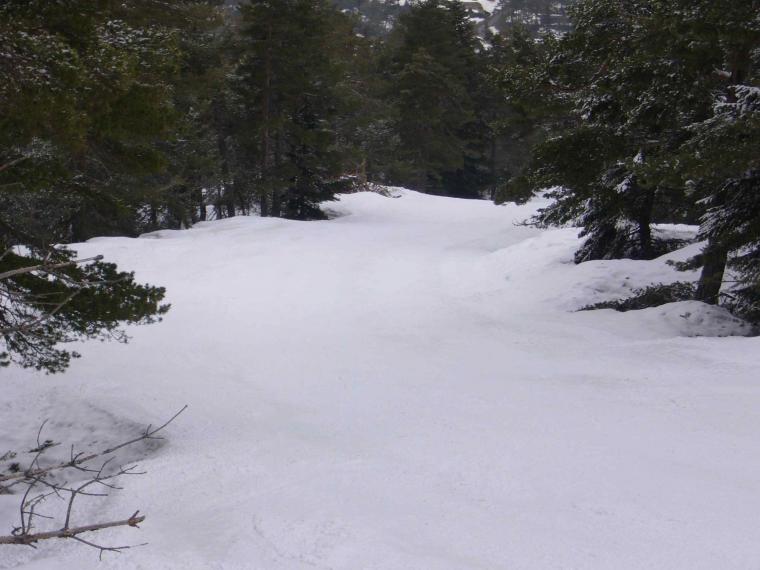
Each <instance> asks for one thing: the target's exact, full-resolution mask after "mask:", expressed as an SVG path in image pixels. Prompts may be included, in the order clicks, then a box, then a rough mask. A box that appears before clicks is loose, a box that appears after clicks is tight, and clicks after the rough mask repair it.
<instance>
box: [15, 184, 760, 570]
mask: <svg viewBox="0 0 760 570" xmlns="http://www.w3.org/2000/svg"><path fill="white" fill-rule="evenodd" d="M396 195H397V196H399V197H397V198H389V197H383V196H380V195H377V194H369V193H364V194H356V195H350V196H345V197H343V198H342V199H341V201H340V202H339V203H333V204H330V206H329V207H330V209H331V210H332V211H333V212H334V214H335V216H336V217H335V218H334V219H331V220H329V221H324V222H292V221H286V220H278V219H260V218H253V217H251V218H234V219H229V220H224V221H221V222H211V223H205V224H201V225H200V226H199V227H197V228H195V229H192V230H189V231H177V232H171V231H165V232H159V233H157V234H152V235H148V236H145V237H143V238H141V239H126V238H108V239H95V240H92V241H90V242H88V243H87V244H83V245H81V246H78V248H77V249H78V250H79V252H80V254H81V255H83V256H89V255H93V254H96V253H103V254H105V256H106V257H107V258H108V259H110V260H114V261H117V262H118V263H119V264H120V266H121V267H122V268H124V269H127V268H130V269H134V270H136V272H137V275H138V277H139V278H140V279H142V280H147V281H150V282H153V283H158V284H162V285H165V286H166V287H167V288H168V296H169V300H170V301H171V302H172V304H173V309H172V310H171V311H170V313H169V315H168V316H167V318H166V319H165V321H164V322H163V323H161V324H158V325H154V326H150V327H141V328H135V329H133V330H132V331H131V333H132V335H133V337H134V338H133V340H132V342H131V344H130V345H127V346H124V345H118V344H113V343H105V344H103V343H97V342H96V343H88V344H86V345H84V346H83V348H82V352H83V353H84V358H83V359H81V360H79V361H77V362H75V363H74V365H73V366H72V367H71V370H70V371H69V372H68V373H67V374H65V375H63V376H49V377H45V376H43V375H36V374H34V373H31V372H25V371H20V370H18V369H8V370H3V371H2V372H0V382H1V383H0V389H1V390H2V400H0V455H2V453H3V450H4V449H5V448H7V449H21V450H23V449H28V448H29V447H30V446H31V443H32V440H33V439H34V437H35V435H36V429H37V426H38V425H39V423H40V421H41V420H42V419H44V418H50V419H51V422H50V424H49V426H50V430H51V431H52V432H54V433H55V435H56V436H57V437H58V439H61V440H63V442H64V444H66V445H68V444H71V443H74V444H77V446H78V447H82V446H88V445H93V444H95V442H98V443H97V444H96V445H95V447H100V446H102V444H104V443H107V442H109V441H113V442H116V441H121V440H122V439H124V438H125V436H128V435H130V434H133V433H135V432H136V430H139V429H140V425H141V424H143V423H148V422H153V423H157V422H160V421H161V420H162V419H165V418H167V417H168V416H169V415H171V414H172V413H173V412H174V411H175V410H176V409H178V408H179V407H181V406H182V405H183V404H185V403H187V404H189V406H190V407H189V409H188V411H186V412H185V413H184V414H183V415H182V416H180V418H179V419H178V420H177V421H176V423H174V424H172V425H171V426H170V428H169V430H168V433H167V436H168V438H169V439H168V441H167V443H166V444H165V445H164V446H162V447H159V448H155V449H152V450H146V449H141V450H138V451H139V453H138V451H133V452H131V453H133V454H135V453H138V455H139V454H145V455H146V456H145V457H144V458H143V459H141V461H140V463H141V465H142V466H143V467H144V468H145V469H146V470H147V471H148V473H147V474H146V475H144V476H141V477H132V478H129V479H127V480H125V481H124V485H125V487H126V490H125V491H122V492H119V493H116V494H115V495H113V496H112V497H109V498H108V499H106V500H97V499H93V500H90V501H82V503H81V505H80V509H79V510H78V516H79V519H80V521H81V522H84V521H91V520H93V519H94V520H108V519H113V518H123V517H125V516H128V515H129V514H131V513H132V512H133V511H134V510H135V509H137V508H139V509H141V511H144V512H145V513H146V514H147V516H148V518H147V520H146V521H145V523H144V524H143V525H142V529H141V530H139V531H138V530H134V529H124V528H122V529H114V530H112V531H108V532H105V533H103V534H102V535H99V536H98V537H97V538H98V540H99V541H101V542H105V543H107V544H125V543H126V544H129V543H137V542H149V545H148V546H145V547H142V548H138V549H134V550H128V551H126V552H125V553H124V554H121V555H108V554H106V555H105V557H104V561H103V562H101V563H98V561H97V553H96V552H95V551H93V550H91V549H89V548H87V547H85V546H83V545H81V544H76V543H73V542H72V541H58V542H55V543H53V542H48V543H45V544H40V546H39V549H38V550H32V549H29V548H26V547H4V548H3V549H2V550H0V568H27V569H63V568H66V569H68V568H71V569H74V568H76V569H86V568H103V569H107V568H130V569H146V570H159V569H175V568H176V569H183V570H188V569H238V568H246V569H264V570H269V569H271V570H300V569H314V568H319V569H336V570H337V569H343V570H360V569H361V570H370V569H377V570H380V569H385V570H391V569H393V570H438V569H441V570H443V569H446V570H463V569H466V570H469V569H487V570H496V569H504V570H507V569H509V570H512V569H571V568H572V569H611V568H614V569H634V568H636V569H638V568H641V569H643V568H647V569H652V568H667V569H688V570H697V569H710V570H714V569H721V570H728V569H741V570H747V569H753V568H760V437H759V436H760V339H759V338H743V337H727V338H716V337H710V338H708V337H703V336H699V335H700V334H704V333H711V334H712V333H720V334H725V333H729V332H732V331H735V330H738V329H737V327H738V325H737V324H736V323H735V322H734V321H732V320H731V319H730V318H727V317H726V315H725V314H724V313H722V312H720V311H716V310H712V309H707V310H706V309H705V307H704V306H702V305H699V304H697V303H679V304H674V305H670V306H667V307H663V308H655V309H648V310H645V311H638V312H629V313H624V314H621V313H615V312H613V311H609V310H605V311H594V312H574V309H576V308H578V307H580V306H583V305H586V304H589V303H594V302H598V301H602V300H606V299H612V298H616V297H619V296H621V295H625V294H627V293H629V292H630V290H631V289H632V288H635V287H641V286H644V285H647V284H649V283H653V282H659V281H668V280H674V279H684V278H691V277H693V276H690V275H686V276H684V275H683V274H677V273H676V272H675V271H674V270H673V269H672V268H670V267H669V266H668V265H666V264H665V259H666V258H663V259H660V260H655V261H652V262H636V261H604V262H593V263H586V264H583V265H580V266H576V265H574V264H573V263H572V253H573V250H574V249H575V248H576V246H577V238H576V232H575V231H574V230H572V229H560V230H550V231H541V230H537V229H534V228H529V227H525V226H521V225H519V224H518V222H520V221H521V220H523V219H525V218H526V217H527V216H529V215H530V213H531V212H532V211H533V210H534V209H535V208H536V207H537V206H539V205H540V201H539V202H533V203H531V204H528V205H526V206H514V205H508V206H502V207H497V206H494V205H491V204H489V203H487V202H479V201H461V200H454V199H448V198H439V197H432V196H425V195H421V194H417V193H413V192H408V191H401V190H397V191H396ZM695 247H696V246H691V248H687V251H681V252H678V253H676V254H673V255H671V256H670V257H671V258H677V259H682V258H685V257H686V256H687V255H688V254H689V253H690V252H693V250H694V248H695ZM66 445H62V446H61V447H60V448H56V449H55V450H51V451H52V452H56V450H57V449H64V448H66V449H65V450H64V451H63V452H59V453H66V452H68V448H67V447H66ZM134 458H135V457H124V458H123V459H124V460H129V459H134ZM17 503H18V497H17V496H15V497H14V496H0V522H1V523H2V524H3V525H4V528H2V529H0V531H1V532H0V534H5V533H6V531H8V530H10V527H11V525H12V524H13V523H14V522H15V516H16V513H15V509H16V506H17ZM52 506H53V504H52V503H51V507H52Z"/></svg>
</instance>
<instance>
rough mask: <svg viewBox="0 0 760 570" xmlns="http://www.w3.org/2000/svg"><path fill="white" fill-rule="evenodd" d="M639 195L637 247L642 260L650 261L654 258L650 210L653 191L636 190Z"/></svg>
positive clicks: (652, 205) (652, 201)
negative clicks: (639, 249)
mask: <svg viewBox="0 0 760 570" xmlns="http://www.w3.org/2000/svg"><path fill="white" fill-rule="evenodd" d="M637 190H638V191H639V192H640V193H641V202H640V204H639V208H638V211H637V212H636V225H637V226H638V234H639V247H640V248H641V258H642V259H652V258H653V257H654V256H655V252H654V247H653V244H652V209H653V208H654V190H653V189H646V190H645V189H642V188H638V189H637Z"/></svg>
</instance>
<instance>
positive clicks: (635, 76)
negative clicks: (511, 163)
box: [535, 0, 717, 262]
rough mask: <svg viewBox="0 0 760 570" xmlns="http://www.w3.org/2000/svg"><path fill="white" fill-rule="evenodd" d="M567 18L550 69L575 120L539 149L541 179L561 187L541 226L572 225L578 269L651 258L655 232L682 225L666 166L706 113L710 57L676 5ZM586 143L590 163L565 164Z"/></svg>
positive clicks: (588, 5)
mask: <svg viewBox="0 0 760 570" xmlns="http://www.w3.org/2000/svg"><path fill="white" fill-rule="evenodd" d="M572 13H573V20H574V24H575V28H574V30H573V32H572V33H570V34H569V35H568V36H567V37H566V38H564V39H563V40H562V41H561V42H560V44H559V52H558V54H557V56H556V58H555V61H556V62H557V67H558V69H557V71H556V73H557V77H558V78H559V83H560V85H561V86H562V88H563V89H564V90H565V91H566V92H567V93H568V94H569V96H570V97H571V98H572V100H573V102H574V106H575V116H576V119H575V125H574V127H573V128H572V129H569V130H567V131H566V132H564V133H563V134H562V135H561V136H560V137H559V138H556V139H553V140H550V141H548V142H547V143H546V144H545V145H544V146H543V148H539V149H538V150H537V161H536V165H535V173H536V174H537V181H538V182H539V183H541V184H543V185H546V186H558V187H560V189H559V190H557V191H556V192H555V193H554V197H555V198H556V202H555V204H554V205H553V206H551V207H550V208H548V209H546V210H545V211H543V212H542V213H541V214H540V215H539V217H538V221H539V222H543V223H553V222H556V221H558V220H564V221H567V220H569V219H572V218H576V219H577V221H578V222H579V223H580V225H581V226H582V227H583V235H585V236H586V241H585V243H584V245H583V246H582V248H581V249H580V250H579V251H578V253H577V255H576V260H577V261H578V262H581V261H585V260H588V259H600V258H616V257H631V258H644V259H648V258H652V257H654V256H656V255H658V254H660V253H661V252H662V251H664V250H665V249H666V248H667V244H665V243H663V242H662V241H661V240H659V239H658V238H657V236H655V235H654V234H653V232H652V230H651V224H652V223H653V222H655V221H675V220H679V219H682V218H679V216H681V215H682V209H681V208H679V207H676V206H675V205H676V204H679V202H683V201H684V197H683V192H682V190H681V189H680V188H679V187H677V186H674V185H673V180H672V177H671V176H670V175H669V169H670V166H671V165H670V164H669V160H670V158H671V157H672V155H673V151H674V148H675V147H677V145H678V144H679V141H681V140H682V139H683V137H684V136H685V129H686V128H687V126H688V125H689V124H691V123H692V122H694V121H698V120H701V119H704V118H705V117H706V116H708V114H709V112H710V111H709V110H710V99H711V97H710V93H711V91H712V89H713V87H714V85H715V78H714V74H713V70H714V68H715V65H716V63H717V60H716V54H715V52H714V50H711V49H710V45H709V42H707V43H706V42H704V41H702V38H701V37H700V36H699V35H698V34H697V33H696V32H695V30H694V29H693V27H690V26H687V25H685V24H684V22H683V18H682V13H681V9H680V7H679V6H678V5H676V3H674V2H664V1H660V0H636V1H634V2H626V3H622V2H618V1H616V0H581V1H580V2H579V3H578V4H577V5H576V6H575V7H574V9H573V12H572ZM592 139H593V140H592ZM588 143H591V144H592V145H594V146H593V148H595V150H596V151H597V152H594V153H593V154H592V155H591V156H587V158H588V159H589V162H587V163H586V164H584V165H578V164H577V163H576V161H575V160H572V159H568V157H574V158H582V157H584V156H586V155H587V154H588V153H586V152H585V150H584V149H583V148H578V145H585V144H588Z"/></svg>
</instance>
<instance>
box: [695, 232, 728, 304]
mask: <svg viewBox="0 0 760 570" xmlns="http://www.w3.org/2000/svg"><path fill="white" fill-rule="evenodd" d="M702 258H703V261H704V264H703V266H702V274H701V275H700V276H699V283H698V284H697V294H696V299H697V301H703V302H704V303H709V304H710V305H717V304H718V301H719V299H720V288H721V286H722V285H723V274H724V273H725V271H726V261H727V259H728V252H727V251H726V250H725V249H723V248H721V247H720V246H718V245H717V244H716V243H714V242H713V241H708V242H707V247H705V250H704V252H703V253H702Z"/></svg>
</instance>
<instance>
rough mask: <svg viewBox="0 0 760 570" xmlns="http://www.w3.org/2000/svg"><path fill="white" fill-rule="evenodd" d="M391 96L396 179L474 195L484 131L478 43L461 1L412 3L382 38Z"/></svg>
mask: <svg viewBox="0 0 760 570" xmlns="http://www.w3.org/2000/svg"><path fill="white" fill-rule="evenodd" d="M389 46H390V47H389V50H390V53H389V56H388V59H389V62H388V64H387V67H386V69H387V73H388V74H389V76H390V80H389V85H390V96H391V97H393V100H394V103H395V107H396V115H395V119H396V120H395V130H396V131H397V132H398V135H399V138H400V152H399V155H400V156H399V157H398V158H399V160H400V161H401V162H402V163H404V165H405V166H404V168H402V169H400V170H401V171H406V174H405V175H402V176H401V179H399V180H397V181H396V182H398V183H402V184H407V185H411V186H413V187H415V188H418V189H420V190H424V191H426V192H431V193H441V194H446V195H451V196H459V197H478V196H480V193H481V191H482V190H483V189H484V188H485V187H487V186H488V184H489V182H490V180H489V175H490V169H489V165H488V150H489V148H488V129H487V126H486V124H485V120H484V119H483V118H482V117H481V116H479V109H478V105H477V98H478V96H479V93H480V92H481V91H482V89H483V81H484V78H483V67H482V58H481V57H480V56H479V46H480V44H479V41H478V39H477V37H476V35H475V32H474V28H473V26H472V24H471V23H470V21H469V19H468V16H467V12H466V10H465V8H464V7H463V6H462V4H461V3H460V2H455V1H453V2H450V1H443V0H426V1H424V2H421V3H419V4H416V5H414V6H412V9H411V10H410V11H409V12H408V13H406V14H404V15H403V16H402V17H401V18H400V19H399V23H398V26H397V29H396V30H395V31H394V34H393V36H392V37H391V38H390V40H389Z"/></svg>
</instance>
